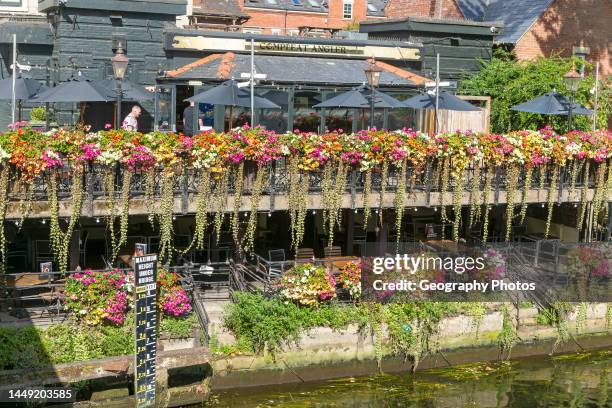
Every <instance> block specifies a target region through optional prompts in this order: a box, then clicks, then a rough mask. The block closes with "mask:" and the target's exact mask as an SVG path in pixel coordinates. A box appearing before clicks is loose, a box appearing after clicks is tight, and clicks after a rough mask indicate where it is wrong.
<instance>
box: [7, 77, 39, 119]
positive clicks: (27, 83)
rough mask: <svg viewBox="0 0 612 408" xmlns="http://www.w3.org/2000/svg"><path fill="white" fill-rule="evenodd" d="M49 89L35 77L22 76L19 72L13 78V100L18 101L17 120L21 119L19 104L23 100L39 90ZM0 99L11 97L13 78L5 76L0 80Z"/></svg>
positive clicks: (9, 98)
mask: <svg viewBox="0 0 612 408" xmlns="http://www.w3.org/2000/svg"><path fill="white" fill-rule="evenodd" d="M46 89H49V88H48V87H46V86H45V85H43V84H42V83H40V82H38V81H36V80H35V79H30V78H23V77H22V76H21V74H18V75H17V78H15V100H17V101H18V104H17V106H18V110H19V121H21V106H22V104H23V101H27V100H28V99H30V98H31V97H33V96H34V95H36V94H37V93H39V92H42V91H44V90H46ZM0 99H3V100H12V99H13V78H12V77H10V78H6V79H3V80H1V81H0Z"/></svg>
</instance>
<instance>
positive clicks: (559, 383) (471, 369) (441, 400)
mask: <svg viewBox="0 0 612 408" xmlns="http://www.w3.org/2000/svg"><path fill="white" fill-rule="evenodd" d="M205 407H207V408H225V407H227V408H229V407H231V408H238V407H287V408H302V407H326V408H327V407H359V408H360V407H381V408H383V407H419V408H420V407H423V408H425V407H426V408H457V407H470V408H476V407H498V408H499V407H517V408H518V407H520V408H532V407H576V408H578V407H589V408H590V407H593V408H594V407H597V408H611V407H612V351H610V350H605V351H597V352H590V353H581V354H568V355H560V356H554V357H538V358H526V359H521V360H513V361H507V362H502V363H498V362H493V363H475V364H467V365H462V366H455V367H449V368H444V369H431V370H424V371H419V372H417V373H416V374H410V373H402V374H395V375H385V374H382V375H375V376H370V377H358V378H352V377H349V378H341V379H334V380H328V381H321V382H316V383H302V384H296V385H283V386H274V387H257V388H245V389H239V390H235V391H220V392H213V393H212V395H211V397H210V399H209V401H208V402H207V403H206V404H205Z"/></svg>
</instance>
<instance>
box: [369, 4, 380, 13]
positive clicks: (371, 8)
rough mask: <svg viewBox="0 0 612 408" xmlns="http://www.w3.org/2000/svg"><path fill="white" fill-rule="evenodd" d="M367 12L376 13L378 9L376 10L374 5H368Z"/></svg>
mask: <svg viewBox="0 0 612 408" xmlns="http://www.w3.org/2000/svg"><path fill="white" fill-rule="evenodd" d="M368 11H374V12H376V11H378V9H377V8H376V6H375V5H373V4H372V3H368Z"/></svg>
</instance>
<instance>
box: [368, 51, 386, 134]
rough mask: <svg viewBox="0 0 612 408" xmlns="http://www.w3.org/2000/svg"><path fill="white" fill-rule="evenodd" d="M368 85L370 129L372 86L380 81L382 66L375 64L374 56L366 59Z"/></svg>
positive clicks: (372, 118)
mask: <svg viewBox="0 0 612 408" xmlns="http://www.w3.org/2000/svg"><path fill="white" fill-rule="evenodd" d="M364 72H365V75H366V79H367V80H368V85H369V87H370V129H371V128H373V127H374V88H377V87H378V84H379V83H380V73H381V72H382V68H380V67H379V66H378V65H376V59H375V58H374V57H372V58H369V59H368V66H367V67H366V69H365V70H364Z"/></svg>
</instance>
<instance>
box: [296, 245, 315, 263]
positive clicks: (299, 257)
mask: <svg viewBox="0 0 612 408" xmlns="http://www.w3.org/2000/svg"><path fill="white" fill-rule="evenodd" d="M314 257H315V254H314V249H312V248H298V249H297V251H295V260H296V261H297V262H310V261H312V260H313V259H314Z"/></svg>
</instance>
